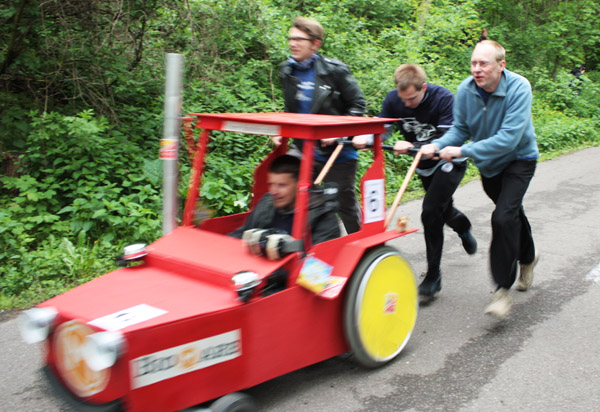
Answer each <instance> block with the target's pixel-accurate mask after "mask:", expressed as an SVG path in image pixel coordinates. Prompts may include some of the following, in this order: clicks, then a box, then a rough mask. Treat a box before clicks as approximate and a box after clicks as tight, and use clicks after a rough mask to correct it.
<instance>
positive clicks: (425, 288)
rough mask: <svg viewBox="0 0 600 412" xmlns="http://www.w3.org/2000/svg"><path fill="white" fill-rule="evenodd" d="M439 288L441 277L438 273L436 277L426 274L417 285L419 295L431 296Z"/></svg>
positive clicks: (440, 286) (440, 288)
mask: <svg viewBox="0 0 600 412" xmlns="http://www.w3.org/2000/svg"><path fill="white" fill-rule="evenodd" d="M440 290H442V277H441V276H440V275H438V276H437V277H436V278H434V277H429V276H427V277H425V279H424V280H423V282H421V284H420V285H419V296H433V295H434V294H435V293H437V292H439V291H440Z"/></svg>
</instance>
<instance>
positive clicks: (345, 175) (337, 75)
mask: <svg viewBox="0 0 600 412" xmlns="http://www.w3.org/2000/svg"><path fill="white" fill-rule="evenodd" d="M323 36H324V31H323V27H322V26H321V25H320V24H319V23H318V22H317V21H315V20H313V19H308V18H305V17H297V18H295V19H294V22H293V24H292V27H291V28H290V31H289V37H288V44H289V48H290V52H291V56H290V58H289V59H288V60H287V61H285V62H283V63H282V64H281V66H280V68H279V70H280V71H279V74H280V78H281V84H282V87H283V95H284V100H285V107H284V110H285V111H286V112H292V113H314V114H329V115H342V116H362V115H363V114H364V112H365V98H364V96H363V94H362V92H361V90H360V88H359V87H358V83H357V82H356V80H355V79H354V76H352V72H351V71H350V69H349V68H348V66H347V65H345V64H344V63H342V62H340V61H338V60H335V59H329V58H326V57H323V56H322V55H321V54H319V53H318V52H317V51H318V50H319V48H320V47H321V45H322V43H323ZM335 140H336V139H323V140H321V141H320V142H319V144H318V145H317V146H318V147H317V148H316V150H315V154H314V155H315V167H314V174H315V176H316V175H317V174H318V173H319V172H320V170H321V169H322V168H323V166H324V165H325V163H326V162H327V160H328V159H329V156H330V155H331V153H332V152H333V149H334V146H335V145H334V142H335ZM274 141H275V143H276V144H278V142H279V139H274ZM294 144H295V145H296V146H297V147H301V145H302V142H298V141H296V142H294ZM357 161H358V152H357V151H356V149H355V148H353V147H352V146H345V147H344V149H343V150H342V151H341V153H340V154H339V156H338V158H337V159H336V161H335V163H334V164H333V167H332V168H331V170H330V171H329V173H328V174H327V177H325V182H335V183H336V184H337V185H338V187H339V190H340V193H339V195H338V200H339V205H340V206H339V211H338V212H339V215H340V218H341V219H342V222H343V223H344V226H345V228H346V231H347V232H348V233H353V232H356V231H358V230H359V229H360V219H361V211H360V206H359V205H358V201H357V199H356V192H355V189H354V184H355V181H356V166H357Z"/></svg>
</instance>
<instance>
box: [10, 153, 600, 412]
mask: <svg viewBox="0 0 600 412" xmlns="http://www.w3.org/2000/svg"><path fill="white" fill-rule="evenodd" d="M599 159H600V147H595V148H591V149H586V150H582V151H579V152H576V153H573V154H569V155H565V156H562V157H560V158H558V159H554V160H551V161H546V162H543V163H540V164H538V169H537V172H536V176H535V177H534V178H533V180H532V183H531V186H530V189H529V191H528V193H527V196H526V198H525V209H526V212H527V215H528V217H529V219H530V222H531V225H532V228H533V233H534V238H535V241H536V246H537V248H538V251H539V252H540V255H541V258H540V262H539V264H538V266H537V267H536V270H535V279H534V283H533V286H532V288H531V289H530V290H529V291H527V292H516V291H515V292H514V293H513V298H514V302H515V304H514V306H513V310H512V312H511V314H510V315H509V317H508V318H507V319H506V320H501V321H500V320H496V319H494V318H491V317H489V316H486V315H484V314H483V311H484V309H485V306H486V305H487V304H488V303H489V301H490V299H491V296H492V293H493V290H494V286H493V285H492V282H491V279H490V275H489V270H488V254H487V249H488V245H489V240H490V223H489V219H490V214H491V211H492V209H493V206H492V203H491V201H490V200H489V199H488V198H487V197H486V196H485V194H484V193H483V190H482V188H481V184H480V182H479V181H478V180H477V181H472V182H469V183H467V184H465V185H464V186H462V187H461V188H459V190H458V191H457V193H456V196H455V203H456V206H457V207H458V208H459V209H461V210H462V211H463V212H465V213H466V214H467V215H468V216H469V218H470V219H471V221H472V223H473V234H474V235H475V237H476V238H477V240H478V242H479V250H478V252H477V253H476V254H475V255H474V256H468V255H467V254H466V253H465V252H464V250H463V249H462V247H461V244H460V240H459V239H458V237H457V236H456V235H455V234H454V233H453V232H452V231H451V230H450V229H447V230H446V242H445V246H444V255H443V260H442V266H443V281H442V291H441V293H440V294H439V296H438V297H437V298H436V299H435V300H433V301H432V302H427V303H424V304H422V305H421V307H420V309H419V317H418V320H417V326H416V328H415V330H414V332H413V336H412V338H411V340H410V342H409V343H408V345H407V346H406V348H405V349H404V351H403V352H402V353H401V355H400V356H399V358H398V359H396V360H395V361H394V362H392V363H391V364H389V365H387V366H386V367H384V368H380V369H376V370H365V369H363V368H361V367H359V366H357V365H356V364H355V363H354V362H353V361H352V358H351V356H350V355H342V356H339V357H336V358H334V359H330V360H328V361H325V362H322V363H319V364H317V365H313V366H311V367H308V368H305V369H302V370H300V371H297V372H294V373H290V374H288V375H285V376H283V377H280V378H277V379H274V380H272V381H269V382H266V383H264V384H261V385H259V386H257V387H254V388H251V389H250V390H249V391H248V393H249V394H250V395H252V396H253V397H254V398H255V400H256V402H257V403H258V405H259V407H260V410H261V411H273V412H274V411H311V412H318V411H324V412H329V411H335V412H359V411H444V412H451V411H456V412H476V411H477V412H479V411H517V410H518V411H542V410H543V411H545V412H554V411H557V412H558V411H561V412H562V411H566V410H568V411H569V412H576V411H582V412H583V411H585V412H588V411H593V410H600V406H599V405H600V322H599V321H600V161H599ZM419 214H420V200H416V201H411V202H407V203H405V204H402V205H401V206H400V208H399V210H398V215H399V216H408V217H409V226H411V227H421V226H420V221H419ZM391 243H392V245H394V246H396V247H397V248H398V249H399V250H401V251H402V253H403V254H404V256H405V257H406V258H407V259H408V261H409V262H411V264H412V266H413V270H414V271H415V273H416V274H417V276H418V275H419V274H420V273H421V272H424V271H425V270H426V267H425V249H424V240H423V233H422V231H420V232H418V233H416V234H412V235H409V236H405V237H402V238H400V239H398V240H395V241H393V242H391ZM0 347H1V348H2V352H1V353H0V359H1V360H0V364H1V365H2V373H1V374H0V411H6V412H8V411H10V412H20V411H23V412H25V411H27V412H31V411H45V412H54V411H71V409H69V408H68V407H66V406H65V405H63V404H61V403H60V402H58V401H56V400H55V399H54V398H53V397H52V396H51V395H50V393H49V391H48V387H47V386H46V384H45V382H44V381H43V380H42V379H41V377H40V373H39V371H38V369H39V367H40V361H41V355H40V348H39V347H38V346H36V345H33V346H27V345H25V344H23V343H21V340H20V338H19V336H18V332H17V330H16V321H15V318H14V316H7V315H4V316H3V317H2V318H0Z"/></svg>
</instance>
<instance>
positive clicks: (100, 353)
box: [82, 332, 125, 371]
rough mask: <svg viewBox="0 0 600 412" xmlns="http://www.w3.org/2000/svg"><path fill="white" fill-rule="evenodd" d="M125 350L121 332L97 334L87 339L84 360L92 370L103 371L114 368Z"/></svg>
mask: <svg viewBox="0 0 600 412" xmlns="http://www.w3.org/2000/svg"><path fill="white" fill-rule="evenodd" d="M124 350H125V337H124V336H123V334H122V333H121V332H97V333H92V334H91V335H88V336H87V337H86V338H85V344H84V347H83V353H82V355H83V359H84V360H85V363H86V364H87V365H88V366H89V368H90V369H92V370H94V371H101V370H104V369H108V368H110V367H111V366H113V365H114V364H115V363H116V362H117V360H118V359H119V357H120V356H121V355H122V354H123V352H124Z"/></svg>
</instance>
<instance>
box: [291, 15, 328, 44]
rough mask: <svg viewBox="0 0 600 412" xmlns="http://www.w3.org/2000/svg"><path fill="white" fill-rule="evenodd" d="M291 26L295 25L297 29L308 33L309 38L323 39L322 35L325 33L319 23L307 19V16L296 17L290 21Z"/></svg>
mask: <svg viewBox="0 0 600 412" xmlns="http://www.w3.org/2000/svg"><path fill="white" fill-rule="evenodd" d="M292 27H295V28H297V29H298V30H301V31H303V32H304V33H306V34H308V35H309V37H310V38H311V40H321V41H323V37H324V35H325V31H324V30H323V26H321V23H319V22H318V21H316V20H314V19H309V18H308V17H301V16H299V17H296V18H295V19H294V21H293V23H292Z"/></svg>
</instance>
